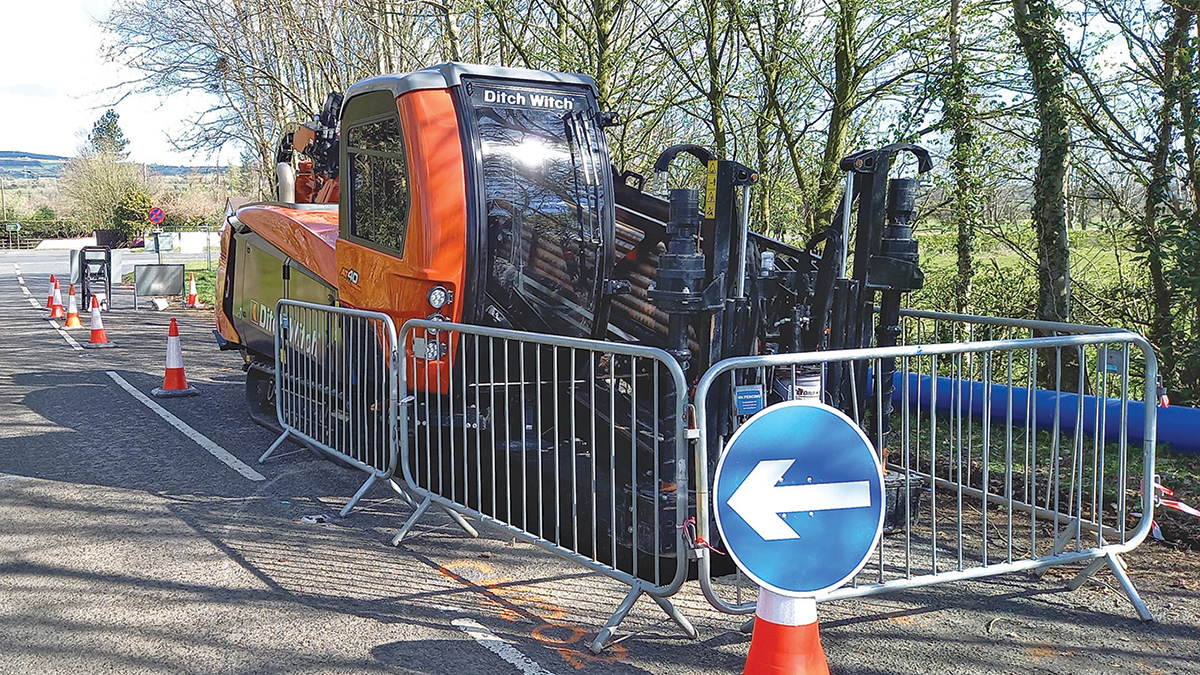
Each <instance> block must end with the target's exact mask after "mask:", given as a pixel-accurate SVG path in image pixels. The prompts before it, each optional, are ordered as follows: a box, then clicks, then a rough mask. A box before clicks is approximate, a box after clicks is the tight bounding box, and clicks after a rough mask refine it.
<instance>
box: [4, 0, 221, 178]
mask: <svg viewBox="0 0 1200 675" xmlns="http://www.w3.org/2000/svg"><path fill="white" fill-rule="evenodd" d="M4 4H5V5H6V7H5V11H4V13H5V31H4V37H3V39H2V40H0V63H3V64H5V67H4V68H0V150H21V151H25V152H34V153H42V154H48V155H64V156H68V157H70V156H73V155H75V154H76V149H77V148H78V147H79V146H80V144H81V143H83V142H84V141H85V140H86V137H87V134H88V132H89V131H91V128H92V123H93V122H95V121H96V119H97V118H99V117H100V115H102V114H103V113H104V110H105V108H107V107H108V106H109V105H110V104H112V102H113V101H114V100H115V99H116V96H115V94H112V93H105V92H104V90H105V89H106V88H108V87H113V86H115V85H118V84H120V83H121V82H123V81H126V80H129V79H132V78H133V77H136V73H134V72H131V71H128V70H123V69H121V68H118V67H117V66H115V65H113V64H110V63H105V62H104V61H102V60H101V58H100V56H99V51H100V47H101V44H102V42H103V40H104V34H103V32H102V31H101V30H100V29H99V27H97V25H96V19H97V18H104V17H105V16H107V13H108V10H109V7H111V6H112V4H113V0H22V1H12V0H8V1H6V2H5V3H4ZM113 107H114V108H115V109H116V111H117V113H118V114H119V115H120V116H121V128H122V129H123V130H124V132H125V137H126V138H128V139H129V152H130V158H131V159H133V160H134V161H137V162H146V163H150V164H182V165H195V164H214V163H217V162H218V159H219V161H220V163H222V164H227V163H228V162H229V161H230V158H231V157H232V158H234V159H235V160H236V157H237V155H236V154H235V153H234V152H232V150H226V151H225V153H224V154H223V156H222V157H220V158H212V157H206V156H203V155H198V156H193V155H191V154H184V153H177V152H174V151H173V150H172V149H171V145H170V143H169V142H168V135H170V134H174V135H179V134H180V133H183V132H185V131H186V129H187V125H186V123H185V121H184V120H185V119H186V118H187V117H189V116H190V115H191V114H192V113H193V112H194V111H196V110H202V109H204V108H206V107H207V106H206V105H205V101H204V100H203V97H202V96H200V95H178V94H176V95H173V96H171V97H170V98H169V99H161V98H159V97H157V96H148V95H142V96H130V97H127V98H126V99H124V100H123V101H121V102H120V103H119V104H117V105H115V106H113Z"/></svg>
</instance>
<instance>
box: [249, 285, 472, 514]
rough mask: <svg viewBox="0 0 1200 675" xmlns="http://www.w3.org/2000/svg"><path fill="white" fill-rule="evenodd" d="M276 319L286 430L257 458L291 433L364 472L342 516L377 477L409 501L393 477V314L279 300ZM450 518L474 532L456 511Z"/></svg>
mask: <svg viewBox="0 0 1200 675" xmlns="http://www.w3.org/2000/svg"><path fill="white" fill-rule="evenodd" d="M274 321H275V324H274V326H273V331H274V334H275V369H274V370H275V372H274V375H275V396H274V398H275V411H276V415H277V418H278V421H279V426H280V428H282V429H283V433H282V434H281V435H280V436H279V437H278V438H277V439H276V440H275V442H274V443H272V444H271V447H269V448H268V449H267V451H266V452H264V453H263V454H262V456H260V457H259V458H258V461H259V462H260V463H262V462H265V461H266V460H267V459H268V458H270V457H271V456H272V455H273V454H275V452H276V451H277V450H278V449H279V448H280V447H281V446H282V445H283V443H284V441H287V440H289V439H292V440H295V441H298V442H300V443H301V444H303V445H306V446H308V447H310V448H313V449H314V450H316V451H318V452H320V453H322V454H324V455H326V456H329V457H332V458H335V459H337V460H339V461H341V462H342V463H344V464H348V465H350V466H353V467H354V468H357V469H359V470H361V471H364V472H366V473H367V474H368V477H367V480H366V482H364V483H363V484H362V487H360V488H359V489H358V491H357V492H356V493H355V494H354V496H353V497H352V498H351V499H350V500H349V501H348V502H347V503H346V505H345V507H344V508H343V509H342V511H341V515H342V516H345V515H347V514H349V513H350V511H351V510H352V509H353V508H354V506H355V504H357V503H358V501H359V500H360V499H362V497H363V495H365V494H366V492H367V490H368V489H370V488H371V486H372V485H374V484H375V483H376V482H377V481H380V480H383V481H386V482H387V484H388V485H389V486H391V487H392V489H394V490H396V492H398V493H399V494H400V496H401V497H403V498H404V499H405V500H406V501H409V502H412V498H411V496H410V495H409V494H408V493H407V492H406V491H405V490H404V489H403V487H402V486H400V485H399V484H397V483H396V482H395V481H394V480H392V476H393V474H394V473H395V470H396V458H397V452H398V448H399V443H398V434H397V424H396V410H397V405H396V401H397V394H398V391H399V390H398V386H399V385H398V381H397V376H396V373H397V365H398V363H399V356H398V353H399V352H398V348H397V342H396V326H395V324H394V323H393V322H392V319H391V317H389V316H388V315H386V314H381V313H379V312H368V311H363V310H357V309H348V308H345V307H331V306H328V305H317V304H313V303H307V302H300V301H297V300H287V299H284V300H280V301H279V303H278V304H277V305H276V307H275V319H274ZM455 520H456V521H457V522H458V523H459V525H460V526H461V527H463V529H465V530H466V531H467V532H468V533H470V534H472V535H473V534H475V531H474V529H473V528H471V526H470V525H469V524H467V523H466V522H465V521H463V520H462V519H461V518H460V517H458V516H457V514H455Z"/></svg>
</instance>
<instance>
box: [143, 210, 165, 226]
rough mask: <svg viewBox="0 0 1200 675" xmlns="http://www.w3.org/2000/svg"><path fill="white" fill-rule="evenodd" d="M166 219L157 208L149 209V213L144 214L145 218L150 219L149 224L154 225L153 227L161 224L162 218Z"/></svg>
mask: <svg viewBox="0 0 1200 675" xmlns="http://www.w3.org/2000/svg"><path fill="white" fill-rule="evenodd" d="M166 217H167V214H166V213H164V212H163V210H162V209H160V208H158V207H157V206H156V207H154V208H152V209H150V212H149V213H147V214H146V218H148V219H150V222H152V223H154V224H155V225H158V224H159V223H161V222H162V221H163V218H166Z"/></svg>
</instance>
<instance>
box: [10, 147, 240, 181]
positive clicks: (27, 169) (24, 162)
mask: <svg viewBox="0 0 1200 675" xmlns="http://www.w3.org/2000/svg"><path fill="white" fill-rule="evenodd" d="M70 159H71V158H70V157H60V156H58V155H39V154H36V153H32V152H20V151H16V150H0V176H7V177H9V178H58V174H59V172H61V171H62V168H63V166H65V165H66V163H67V161H68V160H70ZM148 169H149V172H150V173H151V174H157V175H161V176H184V175H187V174H191V173H202V174H208V173H216V172H218V171H224V170H225V169H224V168H223V167H216V166H167V165H163V164H151V165H149V167H148Z"/></svg>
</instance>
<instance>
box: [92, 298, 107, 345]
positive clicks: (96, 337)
mask: <svg viewBox="0 0 1200 675" xmlns="http://www.w3.org/2000/svg"><path fill="white" fill-rule="evenodd" d="M91 329H92V338H91V339H92V344H94V345H102V344H105V343H106V342H108V335H107V334H105V332H104V322H103V321H101V320H100V302H99V301H98V300H97V299H96V296H94V295H93V296H92V323H91Z"/></svg>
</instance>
